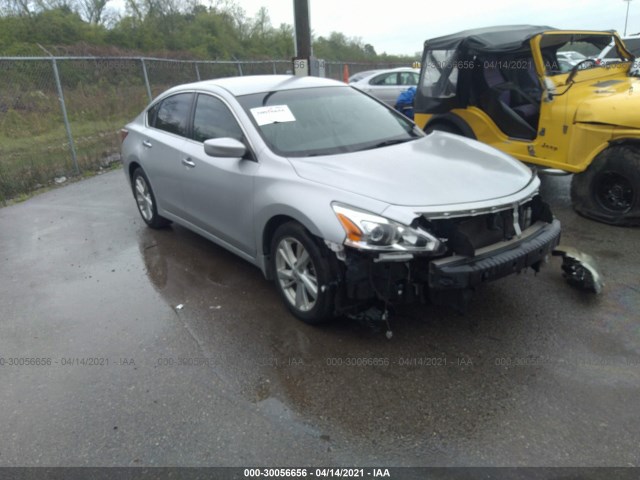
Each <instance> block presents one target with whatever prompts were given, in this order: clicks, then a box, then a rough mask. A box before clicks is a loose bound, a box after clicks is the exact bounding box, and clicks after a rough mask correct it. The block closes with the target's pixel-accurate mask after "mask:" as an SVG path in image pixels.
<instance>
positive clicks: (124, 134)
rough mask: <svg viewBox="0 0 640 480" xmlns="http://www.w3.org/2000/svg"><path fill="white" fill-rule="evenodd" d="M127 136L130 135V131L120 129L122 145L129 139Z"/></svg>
mask: <svg viewBox="0 0 640 480" xmlns="http://www.w3.org/2000/svg"><path fill="white" fill-rule="evenodd" d="M127 135H129V130H127V129H126V128H121V129H120V143H122V142H124V139H125V138H127Z"/></svg>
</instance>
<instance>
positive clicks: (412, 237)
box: [331, 203, 441, 253]
mask: <svg viewBox="0 0 640 480" xmlns="http://www.w3.org/2000/svg"><path fill="white" fill-rule="evenodd" d="M331 207H332V208H333V211H334V212H335V214H336V216H337V217H338V220H339V221H340V224H341V225H342V228H344V231H345V233H346V239H345V241H344V244H345V245H347V246H349V247H353V248H357V249H360V250H369V251H375V252H408V253H421V252H433V253H436V252H438V251H439V250H440V249H441V248H440V247H441V242H440V240H438V239H437V238H436V237H434V236H433V235H432V234H430V233H429V232H427V231H426V230H424V229H422V228H420V227H411V226H408V225H402V224H400V223H397V222H394V221H393V220H389V219H388V218H384V217H381V216H379V215H375V214H373V213H370V212H366V211H363V210H359V209H357V208H353V207H348V206H346V205H342V204H339V203H333V204H331Z"/></svg>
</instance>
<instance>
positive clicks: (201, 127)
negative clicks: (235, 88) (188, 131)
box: [193, 95, 243, 142]
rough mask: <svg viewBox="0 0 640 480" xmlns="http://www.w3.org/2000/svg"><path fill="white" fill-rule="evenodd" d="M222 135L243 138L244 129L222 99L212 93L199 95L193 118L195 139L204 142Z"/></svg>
mask: <svg viewBox="0 0 640 480" xmlns="http://www.w3.org/2000/svg"><path fill="white" fill-rule="evenodd" d="M222 137H231V138H235V139H236V140H242V138H243V134H242V129H241V128H240V126H239V125H238V122H237V121H236V119H235V117H234V116H233V114H232V113H231V112H230V111H229V108H228V107H227V106H226V105H225V104H224V103H223V102H222V101H221V100H219V99H217V98H215V97H212V96H210V95H198V100H197V102H196V112H195V115H194V118H193V139H194V140H196V141H198V142H204V141H205V140H208V139H210V138H222Z"/></svg>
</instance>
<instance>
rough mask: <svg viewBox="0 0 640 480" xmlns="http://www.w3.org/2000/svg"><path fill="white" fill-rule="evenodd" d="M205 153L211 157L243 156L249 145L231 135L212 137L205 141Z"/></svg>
mask: <svg viewBox="0 0 640 480" xmlns="http://www.w3.org/2000/svg"><path fill="white" fill-rule="evenodd" d="M204 153H206V154H207V155H209V156H210V157H222V158H242V157H244V156H245V155H246V153H247V147H246V146H245V144H244V143H242V142H241V141H239V140H236V139H235V138H231V137H223V138H210V139H209V140H205V142H204Z"/></svg>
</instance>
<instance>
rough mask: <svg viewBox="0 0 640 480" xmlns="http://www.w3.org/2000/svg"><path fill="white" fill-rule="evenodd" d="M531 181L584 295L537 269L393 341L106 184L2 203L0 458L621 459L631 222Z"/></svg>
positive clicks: (404, 320)
mask: <svg viewBox="0 0 640 480" xmlns="http://www.w3.org/2000/svg"><path fill="white" fill-rule="evenodd" d="M543 182H544V184H543V192H544V195H545V197H546V198H547V200H548V201H550V203H551V204H552V207H553V209H554V212H555V213H556V215H557V216H558V217H559V218H560V219H561V221H562V222H563V241H562V243H563V244H566V245H572V246H575V247H577V248H579V249H581V250H584V251H586V252H588V253H589V254H591V255H592V256H593V257H594V258H595V259H596V261H597V262H598V265H599V268H600V271H601V273H602V275H603V276H604V279H605V282H606V286H605V290H604V292H603V294H602V295H600V296H595V295H592V294H586V293H583V292H580V291H577V290H574V289H572V288H571V287H569V286H568V285H566V283H565V281H564V280H563V279H562V276H561V272H560V259H558V258H552V259H551V261H550V263H549V264H548V265H547V266H546V267H545V268H544V269H543V270H542V272H541V273H540V274H538V275H537V276H536V275H534V274H533V272H529V273H527V274H522V275H518V276H513V277H510V278H507V279H503V280H501V281H498V282H495V283H493V284H490V285H488V286H486V287H485V288H482V289H481V290H480V291H479V292H478V293H477V294H476V296H475V298H474V300H473V302H472V303H471V305H470V308H469V310H468V312H467V313H466V315H460V314H458V313H455V312H453V311H451V310H450V309H447V308H444V307H433V306H413V307H411V308H408V307H405V308H400V309H398V311H396V312H395V316H394V318H393V323H392V327H393V333H394V335H393V338H392V339H391V340H387V339H386V338H385V336H384V334H383V333H380V332H375V331H372V330H371V329H370V328H368V327H366V326H363V325H359V324H357V323H355V322H353V321H344V320H343V321H338V322H334V323H332V324H330V325H327V326H323V327H311V326H307V325H304V324H302V323H301V322H299V321H297V320H295V319H294V318H293V317H291V316H290V315H289V313H288V312H287V310H286V308H285V307H284V305H283V303H282V302H281V300H280V299H279V297H278V296H277V292H276V290H275V288H274V287H273V286H272V285H271V284H270V283H269V282H267V281H266V280H265V279H264V278H263V277H262V275H261V273H260V271H259V270H258V269H256V268H255V267H253V266H251V265H250V264H248V263H246V262H244V261H243V260H241V259H239V258H237V257H235V256H234V255H232V254H230V253H228V252H226V251H225V250H223V249H221V248H219V247H217V246H215V245H214V244H212V243H210V242H208V241H206V240H204V239H202V238H200V237H198V236H197V235H195V234H193V233H191V232H189V231H187V230H185V229H183V228H181V227H173V228H169V229H166V230H162V231H152V230H150V229H148V228H146V227H145V226H144V223H143V222H142V220H141V219H140V217H139V215H138V213H137V211H136V207H135V204H134V201H133V198H132V196H131V194H130V192H129V190H128V187H127V185H126V183H125V180H124V178H123V174H122V172H121V171H116V172H111V173H108V174H104V175H101V176H98V177H95V178H92V179H89V180H86V181H82V182H79V183H75V184H72V185H69V186H66V187H64V188H59V189H56V190H53V191H50V192H47V193H44V194H42V195H39V196H37V197H35V198H32V199H30V200H28V201H26V202H24V203H21V204H17V205H13V206H10V207H7V208H3V209H0V272H1V273H2V276H1V280H0V407H1V408H0V425H2V435H1V436H0V466H15V465H21V466H32V465H46V466H87V465H91V466H141V465H150V466H156V465H161V466H201V465H207V466H216V465H218V466H250V465H263V466H264V465H277V466H287V465H288V466H301V465H305V466H309V465H325V466H339V465H341V466H357V465H370V466H371V465H384V466H449V465H456V466H472V465H473V466H495V465H498V466H507V465H508V466H522V465H527V466H638V465H640V401H639V399H640V315H638V312H640V282H639V279H640V274H639V273H638V266H639V265H640V249H638V245H640V229H621V228H614V227H608V226H604V225H600V224H597V223H594V222H591V221H588V220H586V219H583V218H580V217H578V216H577V215H576V214H575V213H574V212H573V211H572V210H571V207H570V204H569V198H568V185H569V178H546V179H544V181H543ZM179 306H181V308H178V307H179Z"/></svg>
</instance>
